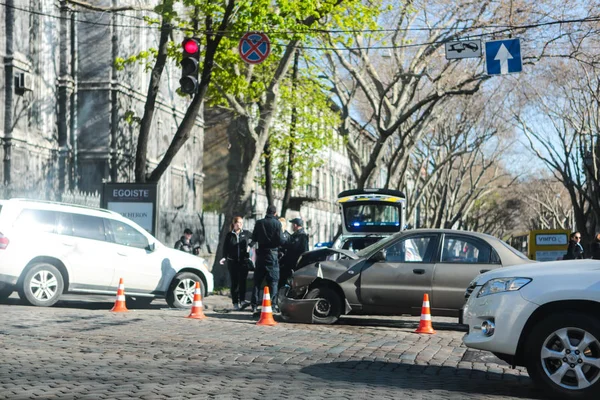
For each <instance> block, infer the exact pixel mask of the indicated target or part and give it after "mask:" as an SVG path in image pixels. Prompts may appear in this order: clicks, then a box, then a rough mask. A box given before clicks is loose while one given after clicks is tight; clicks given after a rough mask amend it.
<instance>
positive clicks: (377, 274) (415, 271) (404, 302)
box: [360, 233, 438, 313]
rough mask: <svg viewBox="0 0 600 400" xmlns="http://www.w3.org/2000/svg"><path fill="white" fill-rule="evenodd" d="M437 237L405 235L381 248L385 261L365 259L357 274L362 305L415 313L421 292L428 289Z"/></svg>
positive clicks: (429, 287)
mask: <svg viewBox="0 0 600 400" xmlns="http://www.w3.org/2000/svg"><path fill="white" fill-rule="evenodd" d="M437 236H438V235H436V234H431V233H421V234H414V235H410V236H405V237H403V238H402V239H400V240H398V241H396V242H394V243H391V244H390V245H389V246H387V247H386V248H385V250H384V252H385V261H377V262H372V261H366V262H365V265H364V267H363V270H362V271H361V277H360V299H361V303H362V304H363V306H365V307H369V308H376V307H381V308H382V310H384V309H387V311H388V312H392V311H393V313H419V312H420V311H419V310H420V309H421V306H422V304H423V294H425V293H430V292H431V281H432V278H433V268H434V264H433V262H432V255H433V254H434V252H435V249H436V248H437Z"/></svg>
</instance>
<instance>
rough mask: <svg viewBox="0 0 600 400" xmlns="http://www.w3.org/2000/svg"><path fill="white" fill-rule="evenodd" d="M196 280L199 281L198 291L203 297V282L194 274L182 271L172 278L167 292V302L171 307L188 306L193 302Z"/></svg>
mask: <svg viewBox="0 0 600 400" xmlns="http://www.w3.org/2000/svg"><path fill="white" fill-rule="evenodd" d="M196 282H200V293H201V294H202V297H204V294H205V289H204V282H202V279H200V277H199V276H198V275H196V274H193V273H191V272H183V273H181V274H178V275H177V276H175V278H174V279H173V282H172V283H171V286H169V292H168V293H167V304H168V305H169V307H172V308H190V307H192V303H193V302H194V290H195V287H196Z"/></svg>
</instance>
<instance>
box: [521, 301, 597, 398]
mask: <svg viewBox="0 0 600 400" xmlns="http://www.w3.org/2000/svg"><path fill="white" fill-rule="evenodd" d="M526 349H527V350H526V353H525V359H526V363H527V365H526V366H527V372H529V376H531V379H533V381H534V382H536V383H537V384H538V385H540V386H541V387H542V388H543V389H544V390H546V392H547V393H548V394H549V395H550V396H553V397H556V398H560V399H598V398H600V320H598V319H597V318H594V317H592V316H591V315H588V314H580V313H560V314H555V315H551V316H549V317H547V318H546V319H544V320H543V321H541V322H540V323H538V324H537V325H536V326H535V328H534V329H533V330H532V331H531V333H530V334H529V336H528V339H527V343H526Z"/></svg>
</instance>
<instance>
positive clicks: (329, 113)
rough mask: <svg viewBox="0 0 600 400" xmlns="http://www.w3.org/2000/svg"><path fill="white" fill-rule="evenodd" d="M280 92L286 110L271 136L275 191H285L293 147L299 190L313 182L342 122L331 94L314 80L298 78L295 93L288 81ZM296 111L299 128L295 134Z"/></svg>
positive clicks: (311, 78) (303, 76) (309, 77)
mask: <svg viewBox="0 0 600 400" xmlns="http://www.w3.org/2000/svg"><path fill="white" fill-rule="evenodd" d="M280 91H281V100H282V101H281V104H282V108H281V110H280V111H279V113H278V115H277V122H276V123H275V124H274V126H273V127H272V129H271V136H270V143H271V151H272V157H271V160H272V165H273V169H272V172H273V187H274V188H276V189H277V188H284V187H285V179H286V176H287V169H288V166H289V165H288V149H289V147H290V145H291V146H293V148H294V161H293V163H292V165H291V168H292V170H293V171H294V172H296V176H297V179H296V180H295V181H294V184H295V186H299V185H305V184H308V183H310V182H311V180H312V173H311V172H312V170H314V169H315V168H317V167H319V166H321V165H322V164H323V161H324V160H323V158H322V157H321V155H322V154H323V150H324V149H325V148H327V147H331V146H332V144H333V142H334V139H335V138H336V135H335V130H336V127H337V126H338V124H339V122H340V118H339V115H338V114H337V113H336V112H334V111H333V110H332V108H331V102H330V100H329V98H328V96H327V93H326V92H325V91H324V90H323V88H322V87H321V85H319V83H318V81H317V80H316V79H315V78H314V77H311V76H307V75H304V74H303V75H302V76H300V77H299V78H298V80H297V82H296V88H295V89H293V82H292V79H291V78H287V79H286V80H285V81H284V82H283V84H282V86H281V89H280ZM294 107H295V113H296V127H295V130H294V131H293V133H292V128H291V120H292V113H293V112H294V111H293V108H294ZM263 161H264V160H263Z"/></svg>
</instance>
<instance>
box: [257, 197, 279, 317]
mask: <svg viewBox="0 0 600 400" xmlns="http://www.w3.org/2000/svg"><path fill="white" fill-rule="evenodd" d="M276 214H277V209H276V208H275V206H274V205H270V206H269V207H267V215H266V216H265V218H263V219H260V220H258V221H256V225H254V231H253V232H252V242H253V243H256V244H257V248H256V267H255V269H254V288H253V290H252V299H251V301H250V302H251V304H252V312H253V313H254V314H257V309H256V307H257V305H258V296H259V292H260V290H261V289H262V288H261V284H262V281H263V279H265V278H267V284H268V285H269V288H270V295H271V299H272V302H273V309H274V310H275V311H277V305H276V304H275V301H276V299H277V284H278V282H279V262H278V260H277V255H278V254H277V250H278V248H279V246H281V245H282V244H284V242H283V235H282V229H281V222H279V221H278V220H277V217H276Z"/></svg>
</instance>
